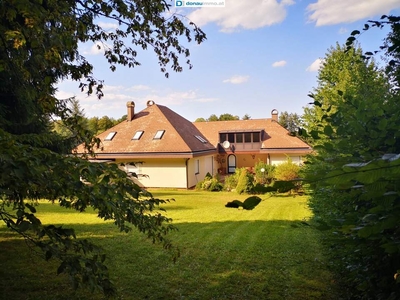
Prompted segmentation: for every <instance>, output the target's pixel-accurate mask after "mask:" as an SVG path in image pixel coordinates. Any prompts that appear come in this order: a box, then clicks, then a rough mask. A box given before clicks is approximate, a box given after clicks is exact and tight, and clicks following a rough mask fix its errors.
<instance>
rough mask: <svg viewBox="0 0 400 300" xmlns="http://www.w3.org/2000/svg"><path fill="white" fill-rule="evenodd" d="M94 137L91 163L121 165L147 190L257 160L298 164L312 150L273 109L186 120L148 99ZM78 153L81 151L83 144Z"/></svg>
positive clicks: (188, 182) (188, 183) (185, 183)
mask: <svg viewBox="0 0 400 300" xmlns="http://www.w3.org/2000/svg"><path fill="white" fill-rule="evenodd" d="M98 138H99V139H100V140H101V146H100V147H99V148H98V149H96V150H95V152H96V159H95V160H96V161H98V162H101V161H106V162H110V161H113V162H116V163H125V167H124V168H125V170H126V171H127V172H135V173H136V174H138V176H139V178H138V180H139V183H140V184H141V185H143V186H145V187H171V188H191V187H193V186H195V185H196V183H197V182H199V181H201V180H203V179H204V177H205V175H206V174H207V173H210V174H212V175H214V174H216V173H219V174H230V173H234V172H235V169H236V168H242V167H247V168H252V167H254V165H255V163H256V162H257V161H259V160H262V161H264V162H266V163H268V164H275V165H276V164H279V163H281V162H283V161H286V159H287V158H288V157H290V158H291V159H292V161H294V162H296V163H301V162H302V157H303V156H304V155H306V154H308V153H310V152H311V147H310V146H309V145H308V144H306V143H305V142H303V141H302V140H300V139H299V138H298V137H296V136H293V135H291V134H290V133H289V132H288V131H287V130H286V129H285V128H284V127H282V126H281V125H280V124H279V123H278V111H277V110H272V112H271V117H270V118H265V119H255V120H235V121H215V122H190V121H188V120H187V119H185V118H184V117H182V116H180V115H179V114H177V113H175V112H174V111H172V110H171V109H169V108H168V107H165V106H162V105H158V104H156V103H154V101H151V100H149V101H148V102H147V107H146V108H144V109H143V110H141V111H139V112H136V111H135V103H134V102H128V103H127V119H126V121H122V122H121V123H119V124H117V125H116V126H114V127H112V128H110V129H108V130H106V131H105V132H103V133H101V134H99V135H98ZM77 151H78V153H83V152H84V148H83V146H82V145H80V146H78V148H77ZM129 162H133V163H135V164H134V165H129V164H126V163H129ZM141 174H145V175H146V176H141Z"/></svg>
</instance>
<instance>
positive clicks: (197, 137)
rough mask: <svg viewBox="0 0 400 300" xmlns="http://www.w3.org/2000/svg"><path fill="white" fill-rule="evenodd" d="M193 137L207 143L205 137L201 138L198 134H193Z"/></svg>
mask: <svg viewBox="0 0 400 300" xmlns="http://www.w3.org/2000/svg"><path fill="white" fill-rule="evenodd" d="M194 137H195V138H196V139H198V140H199V141H200V142H202V143H203V144H206V143H207V140H206V139H205V138H203V137H202V136H200V135H195V136H194Z"/></svg>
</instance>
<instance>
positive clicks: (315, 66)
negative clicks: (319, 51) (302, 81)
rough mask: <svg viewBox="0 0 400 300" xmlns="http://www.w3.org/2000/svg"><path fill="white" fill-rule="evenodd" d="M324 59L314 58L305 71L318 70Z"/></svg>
mask: <svg viewBox="0 0 400 300" xmlns="http://www.w3.org/2000/svg"><path fill="white" fill-rule="evenodd" d="M323 62H324V60H323V59H320V58H317V59H316V60H314V62H313V63H312V64H311V65H309V66H308V67H307V69H306V71H307V72H318V70H319V68H321V66H322V64H323Z"/></svg>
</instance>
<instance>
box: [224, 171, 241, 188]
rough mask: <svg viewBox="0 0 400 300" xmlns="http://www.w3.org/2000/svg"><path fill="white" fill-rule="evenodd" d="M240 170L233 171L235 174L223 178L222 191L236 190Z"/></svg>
mask: <svg viewBox="0 0 400 300" xmlns="http://www.w3.org/2000/svg"><path fill="white" fill-rule="evenodd" d="M240 170H241V169H235V173H234V174H232V175H228V176H226V177H225V183H224V190H226V191H232V190H234V189H236V186H237V184H238V180H239V176H240Z"/></svg>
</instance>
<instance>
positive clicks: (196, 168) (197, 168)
mask: <svg viewBox="0 0 400 300" xmlns="http://www.w3.org/2000/svg"><path fill="white" fill-rule="evenodd" d="M199 173H200V160H198V159H196V160H195V162H194V174H195V175H197V174H199Z"/></svg>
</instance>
